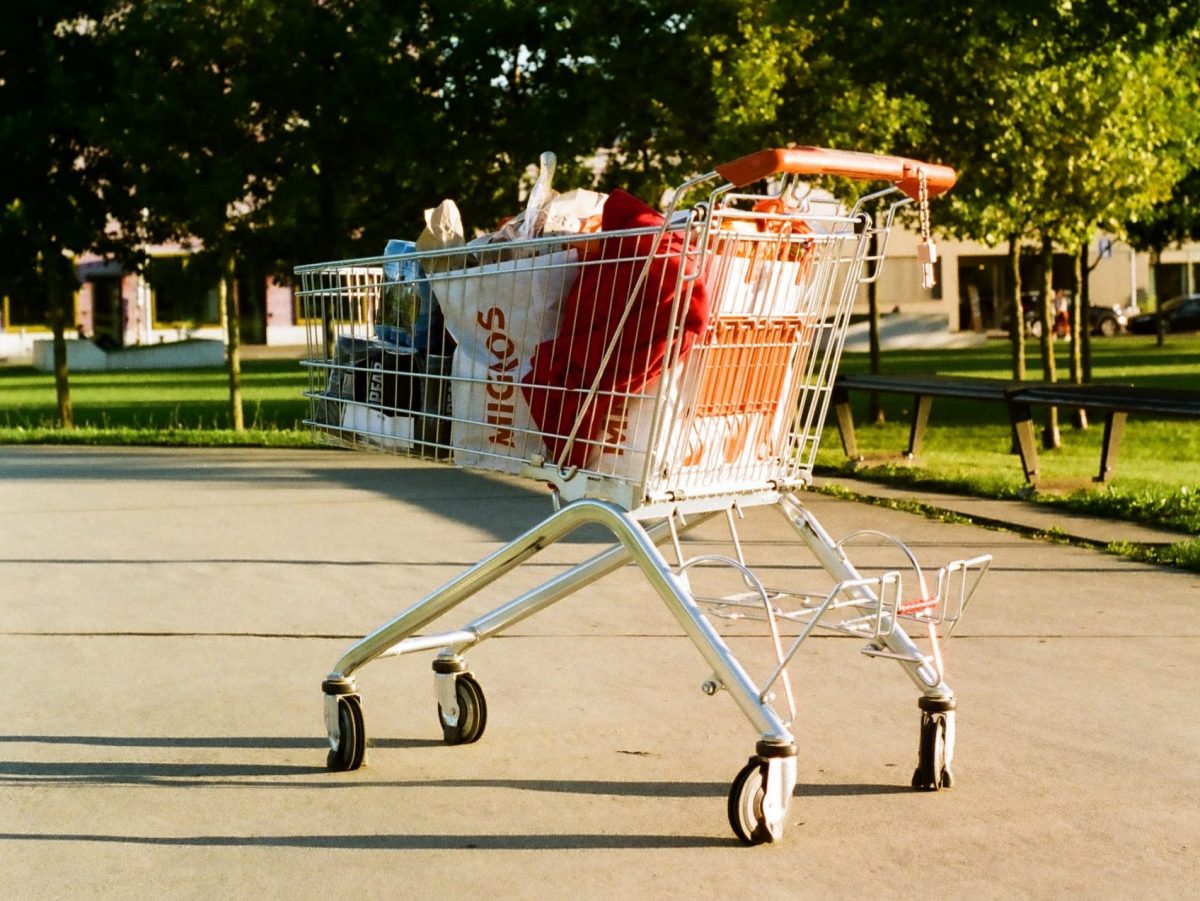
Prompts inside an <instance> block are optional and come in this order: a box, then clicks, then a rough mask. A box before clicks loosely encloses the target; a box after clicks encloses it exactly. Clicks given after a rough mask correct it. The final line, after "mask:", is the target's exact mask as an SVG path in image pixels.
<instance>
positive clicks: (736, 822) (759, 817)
mask: <svg viewBox="0 0 1200 901" xmlns="http://www.w3.org/2000/svg"><path fill="white" fill-rule="evenodd" d="M766 778H767V765H766V763H765V762H763V761H761V760H754V759H752V760H751V761H750V762H749V763H747V764H746V765H745V766H744V767H742V769H741V772H739V773H738V774H737V776H736V777H735V778H734V780H733V785H732V786H730V789H729V825H730V826H732V827H733V832H734V834H735V835H736V836H737V837H738V838H739V839H741V840H742V841H743V842H745V843H746V844H747V845H761V844H763V843H764V842H769V841H771V832H770V830H769V829H767V822H766V819H765V818H764V816H763V785H764V783H765V782H766Z"/></svg>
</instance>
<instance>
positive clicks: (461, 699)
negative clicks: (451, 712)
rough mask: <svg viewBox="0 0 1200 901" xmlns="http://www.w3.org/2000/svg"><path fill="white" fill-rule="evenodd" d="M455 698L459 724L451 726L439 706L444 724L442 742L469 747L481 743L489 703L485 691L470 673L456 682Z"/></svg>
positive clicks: (439, 716) (440, 719)
mask: <svg viewBox="0 0 1200 901" xmlns="http://www.w3.org/2000/svg"><path fill="white" fill-rule="evenodd" d="M454 696H455V698H456V699H457V701H458V722H456V723H455V724H454V725H449V724H448V723H447V722H446V720H445V717H444V716H443V715H442V705H441V704H438V720H439V721H440V722H441V724H442V740H443V741H445V742H446V744H448V745H469V744H471V742H475V741H479V739H480V738H481V737H482V736H483V730H484V728H485V727H486V726H487V701H485V700H484V697H483V689H482V688H480V687H479V683H478V682H476V681H475V677H474V676H472V675H471V674H470V673H463V674H462V675H461V676H459V677H458V678H457V679H455V680H454Z"/></svg>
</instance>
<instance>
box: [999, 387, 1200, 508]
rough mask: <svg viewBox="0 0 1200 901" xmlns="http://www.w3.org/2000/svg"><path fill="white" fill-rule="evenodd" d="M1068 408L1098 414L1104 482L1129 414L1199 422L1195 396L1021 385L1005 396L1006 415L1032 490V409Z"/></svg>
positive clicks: (1131, 389)
mask: <svg viewBox="0 0 1200 901" xmlns="http://www.w3.org/2000/svg"><path fill="white" fill-rule="evenodd" d="M1034 406H1043V407H1070V408H1071V409H1083V410H1088V411H1090V412H1096V413H1102V414H1104V440H1103V442H1102V443H1101V446H1100V474H1099V475H1098V476H1097V477H1096V481H1097V482H1107V481H1108V480H1109V479H1110V478H1111V477H1112V474H1113V472H1114V470H1115V468H1116V460H1117V450H1118V449H1119V448H1120V446H1121V436H1122V435H1123V434H1124V432H1125V420H1126V418H1127V417H1128V416H1129V414H1130V413H1137V414H1140V415H1145V416H1153V417H1156V418H1164V417H1165V418H1180V419H1200V392H1196V391H1172V390H1169V389H1166V388H1135V387H1133V386H1131V385H1062V384H1057V383H1054V384H1051V383H1046V382H1040V383H1036V384H1022V385H1020V386H1019V387H1016V388H1013V389H1012V390H1010V391H1009V394H1008V413H1009V418H1010V419H1011V421H1012V424H1013V429H1014V430H1015V432H1016V438H1017V447H1018V450H1019V452H1020V454H1021V467H1022V468H1023V469H1024V470H1025V481H1026V482H1028V483H1029V484H1030V485H1036V484H1037V478H1038V471H1037V442H1036V440H1035V439H1034V427H1033V407H1034Z"/></svg>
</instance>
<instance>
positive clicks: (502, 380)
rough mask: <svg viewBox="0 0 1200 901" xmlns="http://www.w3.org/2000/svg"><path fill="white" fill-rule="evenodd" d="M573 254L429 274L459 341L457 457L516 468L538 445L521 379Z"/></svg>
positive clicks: (575, 269)
mask: <svg viewBox="0 0 1200 901" xmlns="http://www.w3.org/2000/svg"><path fill="white" fill-rule="evenodd" d="M578 260H579V257H578V254H577V252H576V251H574V250H562V251H559V252H557V253H553V254H546V255H542V256H536V257H526V258H523V259H513V260H504V261H501V262H495V263H488V264H485V265H482V266H474V267H471V268H469V269H460V270H455V271H452V272H445V273H437V274H434V275H431V276H430V280H431V281H432V282H433V283H434V291H435V292H436V293H437V296H438V299H439V301H440V302H441V305H442V312H443V313H444V315H445V317H446V328H447V329H448V330H449V331H450V334H451V335H452V336H453V337H454V340H455V341H456V342H458V347H457V349H456V350H455V352H454V363H453V366H452V369H451V382H450V405H451V410H452V414H453V422H452V426H451V437H450V443H451V444H452V445H453V446H454V459H455V462H456V463H458V464H460V465H462V466H475V467H480V468H484V469H495V470H500V471H504V472H518V471H520V469H521V466H522V464H523V463H524V462H525V461H526V460H527V459H528V458H529V457H530V456H531V455H533V454H538V453H541V452H542V442H541V438H540V436H539V435H538V433H537V430H536V426H535V425H534V422H533V418H532V417H531V415H530V413H529V407H528V405H527V404H526V403H525V400H524V397H523V396H522V394H521V379H522V378H523V377H524V376H525V375H526V374H527V373H528V371H529V361H530V357H532V355H533V352H534V350H535V349H536V348H537V346H538V344H540V343H541V342H542V341H545V340H546V339H548V338H550V337H552V336H553V335H554V334H555V333H556V331H557V329H558V315H559V310H560V308H561V306H562V302H563V299H564V298H565V297H566V295H567V293H568V292H569V291H570V290H571V287H572V286H573V285H574V284H575V280H576V278H578V276H579V264H578Z"/></svg>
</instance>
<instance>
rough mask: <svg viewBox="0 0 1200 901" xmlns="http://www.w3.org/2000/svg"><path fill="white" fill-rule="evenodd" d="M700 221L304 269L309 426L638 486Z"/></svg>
mask: <svg viewBox="0 0 1200 901" xmlns="http://www.w3.org/2000/svg"><path fill="white" fill-rule="evenodd" d="M647 209H648V208H647ZM688 228H689V226H688V224H687V223H686V222H684V223H680V224H679V225H677V226H673V227H671V228H667V229H661V228H657V227H648V228H629V229H617V230H613V231H611V232H607V233H597V234H589V235H573V236H570V237H569V238H562V239H539V240H535V241H513V242H507V243H504V244H496V245H484V246H473V247H470V248H467V249H458V250H454V251H446V252H434V253H424V254H408V255H404V256H400V257H381V258H374V259H367V260H358V261H346V262H335V263H329V264H323V265H316V266H305V267H299V268H298V269H297V274H298V275H299V277H300V283H301V290H300V301H301V309H302V315H303V317H304V318H305V320H306V322H307V323H308V351H309V354H308V357H309V358H308V360H307V361H306V363H307V365H308V367H309V372H310V379H309V391H308V396H309V397H310V399H311V413H310V418H309V420H308V422H309V424H310V425H312V426H313V427H314V428H315V429H316V430H317V432H318V433H319V434H320V435H322V436H323V437H324V438H325V439H326V440H328V441H332V442H334V443H338V444H349V445H363V446H372V447H376V448H382V449H385V450H390V451H394V452H400V453H410V454H418V455H422V456H427V457H433V458H436V459H445V460H452V461H453V462H455V463H457V464H459V465H463V466H471V467H477V468H483V469H490V470H500V471H508V472H520V471H521V470H522V469H523V468H524V467H525V465H526V464H527V463H528V462H530V461H538V462H540V461H542V460H545V459H549V460H552V461H555V462H557V463H560V464H561V465H562V467H563V468H564V469H565V468H571V469H573V470H576V471H578V470H583V471H585V472H587V473H589V474H591V475H595V476H597V477H600V478H603V479H609V480H616V481H624V482H627V483H631V484H632V483H634V482H640V480H641V478H642V474H643V472H644V468H645V466H644V461H645V448H646V447H647V446H648V445H649V424H650V422H651V419H652V416H653V412H654V402H655V398H656V396H657V393H656V392H657V384H658V379H659V376H660V374H661V372H662V370H663V369H664V368H665V367H666V366H667V365H668V362H669V360H670V359H671V358H672V342H673V340H674V336H675V332H676V329H675V323H676V321H677V320H678V319H680V318H681V317H682V319H687V312H688V303H689V298H690V297H691V294H692V284H693V283H692V282H691V281H688V280H687V279H685V278H684V274H685V272H689V271H691V272H695V271H696V264H695V263H694V262H689V254H690V253H692V251H689V250H688V249H687V248H688V246H689V244H688V241H687V237H686V232H687V230H688ZM694 331H696V332H697V333H698V327H697V328H695V329H694Z"/></svg>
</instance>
